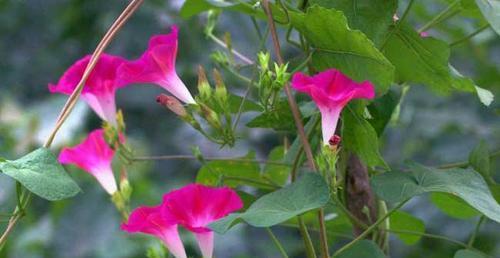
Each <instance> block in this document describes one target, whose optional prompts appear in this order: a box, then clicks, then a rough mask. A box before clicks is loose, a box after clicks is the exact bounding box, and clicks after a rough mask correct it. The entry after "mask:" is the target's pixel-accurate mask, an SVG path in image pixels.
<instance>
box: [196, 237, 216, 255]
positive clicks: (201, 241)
mask: <svg viewBox="0 0 500 258" xmlns="http://www.w3.org/2000/svg"><path fill="white" fill-rule="evenodd" d="M195 237H196V240H197V241H198V246H199V247H200V250H201V254H202V255H203V258H212V256H213V252H214V232H203V233H195Z"/></svg>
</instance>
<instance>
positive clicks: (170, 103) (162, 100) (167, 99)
mask: <svg viewBox="0 0 500 258" xmlns="http://www.w3.org/2000/svg"><path fill="white" fill-rule="evenodd" d="M156 102H158V104H160V105H162V106H164V107H166V108H168V109H170V111H172V112H174V113H175V114H177V115H178V116H180V117H181V118H184V117H186V116H188V113H187V111H186V109H185V108H184V106H183V105H182V103H181V102H180V101H179V100H178V99H176V98H175V97H172V96H169V95H166V94H163V93H162V94H160V95H158V97H156Z"/></svg>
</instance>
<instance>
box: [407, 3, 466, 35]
mask: <svg viewBox="0 0 500 258" xmlns="http://www.w3.org/2000/svg"><path fill="white" fill-rule="evenodd" d="M458 4H460V0H455V2H453V3H452V4H450V5H449V6H448V7H447V8H446V9H444V10H443V11H441V12H440V13H439V14H438V15H436V16H435V17H434V18H432V20H430V21H429V22H428V23H426V24H425V25H424V26H422V28H420V29H418V30H417V31H418V33H421V32H424V31H426V30H428V29H430V28H432V26H434V25H436V24H438V23H440V22H442V21H444V20H446V19H448V18H451V17H452V16H453V15H455V14H457V13H458V12H460V10H453V8H455V7H456V6H457V5H458Z"/></svg>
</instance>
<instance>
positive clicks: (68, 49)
mask: <svg viewBox="0 0 500 258" xmlns="http://www.w3.org/2000/svg"><path fill="white" fill-rule="evenodd" d="M446 2H447V1H441V2H439V1H437V2H436V1H430V0H422V1H417V3H416V4H415V6H414V8H413V10H412V12H411V13H410V21H411V22H412V24H414V25H415V27H420V26H422V25H423V24H425V23H426V22H427V21H429V20H430V19H431V18H432V17H433V16H434V15H436V14H437V13H438V12H439V11H441V10H442V9H443V8H444V7H445V6H444V5H443V3H446ZM125 4H126V1H123V0H106V1H102V0H65V1H63V0H0V89H1V94H0V156H2V157H5V158H15V157H18V156H20V155H22V154H23V153H26V152H27V151H29V150H31V149H32V148H34V147H36V146H39V145H40V144H41V143H42V141H43V139H44V137H45V136H46V135H47V133H48V130H50V129H51V127H52V126H53V124H54V121H55V118H56V116H57V114H58V112H59V109H60V108H61V107H62V106H63V104H64V101H65V99H66V97H65V96H61V95H51V94H50V93H49V92H48V90H47V84H48V83H50V82H56V81H57V80H58V78H59V76H60V75H61V74H62V73H63V72H64V71H65V69H66V68H67V67H68V66H69V65H71V64H72V63H73V62H74V61H75V60H77V59H79V58H80V57H82V56H83V55H85V54H88V53H90V52H92V51H93V49H94V47H95V46H96V44H97V43H98V41H99V40H100V37H101V36H102V35H103V34H104V33H105V31H106V29H107V28H108V26H109V25H110V24H111V23H112V22H113V20H114V19H115V18H116V17H117V15H118V14H119V13H120V12H121V10H122V8H123V7H124V6H125ZM182 4H183V1H182V0H175V1H166V0H147V1H145V4H144V5H143V6H142V7H141V8H140V10H139V11H138V12H137V13H136V14H135V15H134V16H133V18H132V19H131V20H130V21H129V22H128V23H127V24H126V26H125V27H124V29H123V30H122V31H121V32H120V33H119V34H118V36H117V37H116V39H115V40H114V41H113V43H112V44H111V46H110V47H109V49H108V50H107V52H109V53H112V54H117V55H121V56H124V57H126V58H129V59H132V58H136V57H138V56H139V55H140V54H141V53H142V51H143V50H144V49H145V48H146V45H147V41H148V39H149V37H150V36H152V35H154V34H160V33H166V32H168V31H169V27H170V25H172V24H178V25H179V27H180V38H179V53H178V58H177V70H178V73H179V75H180V77H181V78H182V79H183V80H184V81H185V82H186V84H187V85H188V86H189V87H190V89H191V91H192V92H196V87H195V85H196V76H195V74H196V68H197V66H198V65H200V64H201V65H203V66H204V67H205V68H206V69H207V70H208V69H210V68H211V67H213V66H214V64H213V63H212V62H211V60H210V54H211V52H212V51H213V50H216V49H218V47H217V45H216V44H215V43H214V42H213V41H211V40H210V39H207V38H205V36H204V34H203V26H204V23H205V18H204V16H203V15H201V16H197V17H194V18H191V19H189V20H182V19H181V18H180V17H179V15H178V11H179V8H180V7H181V6H182ZM405 5H406V1H400V6H401V7H400V12H401V9H402V7H405ZM482 24H484V21H481V20H478V19H476V18H474V16H473V15H471V14H468V13H467V12H462V13H459V14H457V15H455V16H454V17H453V18H451V19H448V20H446V21H445V22H443V23H441V24H440V25H439V26H436V27H435V28H434V29H432V30H431V31H430V35H431V36H435V37H437V38H440V39H444V40H446V41H449V42H452V41H454V40H456V39H459V38H462V37H463V36H465V35H467V34H469V33H471V32H473V31H474V30H475V29H476V28H478V27H479V26H480V25H482ZM262 27H264V24H262ZM225 32H230V33H231V36H232V39H233V46H234V48H236V49H238V50H240V51H241V52H242V53H244V54H245V55H247V56H248V57H250V58H251V59H255V54H256V51H257V45H258V38H257V36H256V33H255V31H254V30H253V27H252V24H251V20H250V19H249V18H248V17H245V16H243V15H239V14H237V13H224V14H223V15H222V17H221V19H220V22H219V26H218V27H217V29H216V34H218V35H221V36H222V35H223V33H225ZM284 47H285V49H286V50H287V52H286V53H287V55H288V56H289V57H292V56H293V55H294V54H295V52H294V51H293V49H292V48H290V47H289V46H286V44H285V46H284ZM451 61H452V64H453V65H454V66H455V67H457V69H458V70H460V71H461V72H462V73H463V74H465V75H467V76H471V77H472V78H473V79H474V80H475V81H476V83H477V84H478V85H480V86H481V87H484V88H487V89H489V90H491V91H492V92H493V93H494V94H495V95H496V96H499V95H500V37H499V36H498V35H496V34H495V33H494V32H493V31H492V30H491V29H487V30H485V31H483V32H482V33H480V34H479V35H477V36H476V37H474V38H473V39H472V40H471V41H469V42H465V43H463V44H460V45H457V46H456V47H454V48H453V49H452V58H451ZM224 75H225V77H226V79H227V84H228V86H229V88H230V90H232V91H234V92H235V93H236V94H240V95H242V94H243V91H244V88H245V87H246V85H245V84H244V83H241V82H240V81H238V80H236V79H235V78H233V77H232V76H231V75H230V74H229V73H225V74H224ZM395 88H400V87H399V86H396V87H395ZM162 92H164V91H163V90H162V89H161V88H159V87H154V86H151V85H136V86H132V87H129V88H126V89H124V90H120V91H119V92H118V95H117V105H118V107H119V108H121V109H122V110H123V111H124V114H125V119H126V122H127V126H128V127H127V135H128V137H129V144H130V145H131V146H133V149H134V151H135V152H136V153H137V154H138V155H148V154H151V155H168V154H190V148H191V147H193V146H200V148H201V150H202V152H203V153H204V154H206V155H208V156H242V155H245V154H246V153H247V152H248V151H249V150H255V151H256V152H257V156H258V157H266V156H267V154H268V153H269V151H270V150H271V149H272V148H273V147H275V146H277V145H278V144H279V142H278V140H277V139H278V138H277V137H275V136H276V134H275V133H273V132H272V131H270V130H264V129H252V130H250V129H248V128H245V127H244V126H240V128H239V129H238V133H239V134H240V135H243V136H244V138H245V139H246V140H239V141H238V142H237V144H236V146H235V147H234V148H233V149H228V148H225V149H219V146H216V145H215V144H212V143H210V142H208V141H207V140H205V139H204V138H203V137H202V136H201V135H199V134H198V133H197V132H195V131H194V130H192V129H191V128H189V127H187V126H185V125H183V124H182V123H181V122H180V120H178V119H177V118H176V117H175V115H174V114H172V113H170V112H168V111H166V110H165V109H164V108H162V107H160V106H158V105H157V104H156V102H155V96H156V95H158V94H159V93H162ZM499 107H500V105H499V104H498V101H494V102H493V103H492V104H491V106H490V107H485V106H484V105H482V104H481V103H480V102H479V101H478V99H477V97H476V96H473V95H471V94H453V95H451V96H436V95H434V94H433V93H431V92H429V91H427V90H426V89H425V88H424V87H422V86H420V85H412V87H410V89H409V91H408V92H407V94H406V96H405V98H404V101H403V102H402V105H401V108H400V116H399V119H397V120H395V121H393V123H391V125H390V127H389V128H388V129H387V131H386V132H385V134H384V136H383V138H384V142H383V153H384V157H385V159H386V160H387V161H388V162H389V164H390V165H391V166H392V167H401V166H404V161H405V160H409V159H412V160H416V161H418V162H421V163H423V164H426V165H431V166H432V165H439V164H446V163H450V162H457V161H464V160H467V157H468V154H469V152H470V150H471V149H472V148H473V147H474V146H475V145H476V144H477V143H478V141H479V140H480V139H484V140H486V141H487V143H488V145H489V147H490V149H492V150H493V149H495V150H497V149H498V148H499V146H500V119H499V114H500V111H499ZM250 118H252V114H245V115H244V116H243V118H242V119H243V121H247V120H248V119H250ZM240 124H244V123H240ZM99 126H100V121H99V120H98V118H97V117H96V115H94V114H93V113H92V112H91V111H90V110H88V108H87V107H86V106H85V104H84V103H80V104H79V105H78V106H77V108H76V109H75V111H74V112H73V114H72V115H71V117H70V119H69V121H68V123H67V124H66V125H65V126H64V127H63V129H62V130H61V133H60V134H59V135H58V137H57V141H56V143H55V147H56V148H60V147H62V146H63V145H73V144H75V143H76V142H79V141H80V139H82V138H83V137H84V136H85V134H86V132H88V131H90V130H92V129H95V128H97V127H99ZM493 165H494V168H493V171H496V169H497V168H498V160H497V161H496V162H495V163H494V164H493ZM199 167H200V164H199V163H198V162H196V161H193V160H171V161H158V162H140V163H135V164H134V165H133V166H131V167H130V168H129V175H130V178H131V182H132V185H133V187H134V194H133V197H132V199H133V203H132V205H133V206H134V207H135V206H137V205H139V204H147V205H153V204H156V203H158V202H160V198H161V195H162V194H163V193H164V192H167V191H169V190H171V189H173V188H174V187H179V186H181V185H184V184H186V183H189V182H193V181H194V178H195V176H196V172H197V170H198V168H199ZM69 171H70V173H71V175H72V176H73V177H74V178H75V179H76V180H77V182H78V183H79V184H80V185H81V187H82V189H83V193H81V194H79V195H78V196H77V197H76V198H74V199H71V200H66V201H60V202H55V203H49V202H46V201H43V200H41V199H38V198H35V199H34V200H33V203H32V205H30V208H29V210H28V211H27V216H26V217H25V218H23V220H22V222H21V223H20V224H19V226H18V227H17V228H16V229H15V231H14V233H13V234H12V236H11V238H10V240H9V242H8V244H7V246H6V248H5V249H4V251H3V252H2V253H0V257H12V258H36V257H51V258H59V257H61V258H62V257H64V258H66V257H72V258H80V257H81V258H83V257H103V258H104V257H106V258H109V257H144V256H145V250H146V249H147V248H149V247H154V248H155V249H157V250H158V249H159V246H160V245H159V243H158V242H157V241H155V240H154V239H153V238H152V237H146V236H138V235H135V236H130V235H126V234H124V233H122V232H120V231H119V223H120V221H119V220H120V218H119V214H118V213H117V212H116V211H115V209H114V207H113V206H112V205H111V204H110V202H109V200H108V196H107V195H106V193H105V192H104V191H103V190H102V189H100V187H99V186H98V185H97V184H96V183H95V181H94V179H93V178H91V177H90V176H89V175H87V174H86V173H83V172H82V171H79V170H77V169H74V168H69ZM496 178H497V181H500V173H496ZM14 186H15V185H14V182H13V181H12V180H10V179H9V178H7V177H5V176H3V175H2V174H0V212H2V213H7V212H9V211H11V209H12V208H13V207H14V205H15V204H14V200H15V198H14V196H13V194H15V189H14ZM405 210H406V211H408V212H410V213H411V214H413V215H414V216H416V217H417V218H420V219H422V220H423V221H425V223H426V231H427V232H431V233H435V234H443V235H446V236H449V237H452V238H455V239H458V240H461V241H467V239H468V236H469V234H470V232H471V231H472V230H473V227H474V225H475V222H476V221H477V219H478V218H477V217H474V218H470V219H467V220H459V219H455V218H451V217H448V216H446V215H445V214H444V213H442V212H441V211H440V210H438V209H437V208H436V207H435V206H433V205H432V204H431V202H430V201H429V198H428V196H422V197H420V198H416V199H413V200H412V201H411V202H410V203H409V204H408V205H407V206H406V207H405ZM0 219H1V220H2V225H1V226H0V228H3V226H4V225H5V223H4V221H3V220H4V217H0ZM274 230H275V231H276V233H277V234H278V236H279V237H280V238H281V240H282V242H284V243H285V248H286V249H287V250H288V251H289V254H290V255H291V256H292V257H304V254H303V253H301V249H302V242H301V240H300V236H299V234H298V232H297V230H294V229H290V228H279V227H277V228H276V229H274ZM183 232H184V231H183ZM498 232H500V226H499V225H498V224H495V223H494V222H487V223H485V224H484V225H483V227H482V230H481V231H480V234H479V235H478V241H477V242H476V247H477V248H478V249H480V250H483V251H485V252H487V253H489V254H491V255H492V256H493V257H500V244H498V243H499V241H500V234H499V233H498ZM183 238H184V239H186V241H185V242H186V246H187V247H188V253H189V254H191V255H193V256H195V255H196V253H197V251H196V245H195V242H194V238H193V237H192V236H191V235H190V234H184V236H183ZM458 248H459V247H458V246H456V245H452V244H449V243H447V242H443V241H439V240H430V239H425V238H424V239H422V240H420V241H419V242H418V244H416V245H413V246H407V245H405V244H404V243H402V242H401V241H400V240H398V239H396V238H392V242H391V254H392V257H429V258H432V257H436V258H437V257H452V256H453V254H454V252H455V251H456V250H458ZM215 253H216V257H218V258H225V257H241V258H243V257H279V253H278V252H277V251H276V249H275V247H274V246H273V245H272V242H271V241H270V240H269V239H268V236H267V235H266V234H265V231H264V230H262V229H255V228H250V227H246V226H238V227H236V228H234V229H233V230H231V231H230V232H229V233H227V234H226V235H224V236H217V237H216V251H215Z"/></svg>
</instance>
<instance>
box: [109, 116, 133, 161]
mask: <svg viewBox="0 0 500 258" xmlns="http://www.w3.org/2000/svg"><path fill="white" fill-rule="evenodd" d="M116 121H117V126H113V125H112V124H110V123H108V122H106V121H104V122H103V125H102V129H103V130H104V139H105V140H106V143H107V144H108V145H109V146H110V147H111V149H113V150H114V151H116V152H117V153H118V157H119V158H120V161H122V162H124V164H131V163H132V157H133V153H132V150H130V148H129V147H127V146H126V145H125V138H124V135H125V128H126V126H125V120H124V118H123V113H122V111H121V110H118V112H117V113H116Z"/></svg>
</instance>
